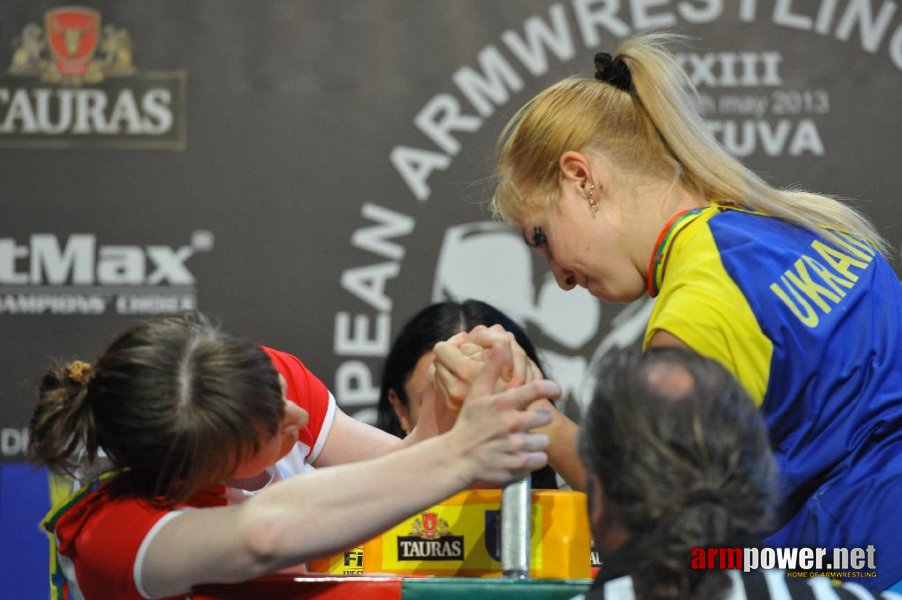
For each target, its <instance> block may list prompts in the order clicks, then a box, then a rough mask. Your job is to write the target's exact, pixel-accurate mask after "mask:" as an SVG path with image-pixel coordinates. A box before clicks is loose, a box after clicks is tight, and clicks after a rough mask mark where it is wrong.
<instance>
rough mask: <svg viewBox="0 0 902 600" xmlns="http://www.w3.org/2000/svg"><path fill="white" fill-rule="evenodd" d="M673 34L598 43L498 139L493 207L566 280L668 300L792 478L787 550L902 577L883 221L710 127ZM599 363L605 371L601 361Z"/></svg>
mask: <svg viewBox="0 0 902 600" xmlns="http://www.w3.org/2000/svg"><path fill="white" fill-rule="evenodd" d="M672 41H673V39H672V37H670V36H667V35H665V34H646V35H644V36H637V37H634V38H631V39H628V40H626V41H625V42H624V43H623V44H622V45H621V47H620V48H619V49H618V50H617V52H616V53H615V54H614V55H613V56H611V55H609V54H605V53H599V54H597V55H596V59H595V65H596V76H595V77H594V78H583V77H573V78H568V79H565V80H563V81H561V82H559V83H556V84H554V85H552V86H551V87H549V88H547V89H545V90H544V91H542V92H540V93H539V94H538V95H537V96H536V97H535V98H533V99H532V100H530V101H529V102H528V103H527V104H526V105H525V106H524V107H523V108H521V109H520V111H519V112H518V113H517V114H516V115H515V116H514V118H513V119H512V120H511V122H510V123H509V124H508V126H507V127H506V129H505V131H504V133H503V134H502V137H501V140H500V142H499V158H498V166H497V169H498V172H497V178H498V180H497V188H496V190H495V195H494V199H493V203H492V206H493V210H494V212H495V213H496V214H497V215H499V216H500V217H502V218H504V219H505V220H507V221H508V222H510V223H512V224H514V225H515V226H516V227H518V228H520V229H521V230H522V233H523V236H524V239H525V241H526V243H527V244H528V245H530V246H532V247H534V248H535V249H536V250H537V251H538V252H539V253H541V254H542V255H543V256H544V257H545V258H546V260H547V261H548V264H549V266H550V268H551V270H552V271H553V273H554V276H555V278H556V279H557V282H558V284H559V285H560V286H561V287H562V288H563V289H565V290H569V289H572V288H574V287H576V286H582V287H585V288H587V289H588V290H589V291H590V292H591V293H592V294H593V295H595V296H597V297H599V298H602V299H604V300H607V301H612V302H628V301H632V300H635V299H637V298H640V297H642V296H643V295H644V294H649V295H650V296H652V297H655V298H656V301H655V307H654V309H653V312H652V314H651V316H650V319H649V323H648V326H647V330H646V333H645V338H644V345H645V347H653V346H688V347H689V348H692V349H694V350H695V351H697V352H698V353H700V354H702V355H705V356H708V357H710V358H713V359H715V360H717V361H718V362H720V363H721V364H722V365H724V366H725V367H726V368H727V369H728V370H729V371H730V372H732V373H733V374H734V375H735V376H736V377H737V378H738V379H739V381H740V382H741V383H742V385H743V386H744V387H745V389H746V390H747V391H748V393H749V394H750V395H751V397H752V398H753V399H754V400H755V401H756V403H757V404H758V405H759V406H760V409H761V410H762V411H763V414H764V417H765V420H766V422H767V425H768V430H769V435H770V438H771V442H772V444H773V446H774V450H775V453H776V457H777V460H778V463H779V465H780V469H781V472H782V490H781V491H782V493H781V498H782V502H781V506H780V510H779V515H780V521H779V523H778V525H777V529H776V531H775V533H774V534H773V535H772V537H770V538H769V540H768V542H769V543H770V544H772V545H776V546H820V547H862V548H865V547H867V546H868V545H873V546H875V547H876V561H877V568H876V577H875V578H872V579H868V580H867V582H868V584H869V585H870V586H871V587H872V588H873V589H883V588H885V587H887V586H888V585H890V584H892V583H894V582H896V581H899V580H900V579H902V537H900V536H899V535H898V532H899V531H902V513H900V512H899V510H898V509H897V508H896V507H897V506H898V505H899V504H900V503H902V426H900V425H902V288H900V284H899V279H898V276H897V275H896V273H895V272H894V271H893V269H892V267H891V266H890V264H889V262H888V261H887V260H886V258H885V256H884V255H883V252H884V251H885V250H886V244H885V243H884V242H883V240H882V239H881V237H880V235H879V234H878V233H877V231H876V230H875V229H874V228H873V227H872V226H871V225H870V224H869V223H868V222H867V220H866V219H865V218H863V217H862V216H861V215H860V214H858V213H857V212H855V211H854V210H853V209H851V208H849V207H848V206H846V205H844V204H843V203H841V202H839V201H837V200H834V199H832V198H830V197H827V196H823V195H819V194H814V193H808V192H801V191H788V190H780V189H776V188H774V187H772V186H770V185H769V184H767V183H766V182H765V181H764V180H762V179H761V178H760V177H758V176H757V175H755V174H754V173H753V172H751V171H750V170H749V169H747V168H746V167H744V166H743V165H742V164H740V163H739V162H738V161H737V160H736V159H734V158H733V157H731V156H730V155H729V154H728V153H727V152H726V151H725V150H724V149H723V148H722V147H721V146H720V145H718V143H717V142H716V141H715V140H714V138H713V137H712V136H711V135H710V134H709V132H708V131H707V130H706V128H705V125H704V122H703V120H702V118H701V116H700V114H699V112H698V111H697V110H696V107H695V91H694V89H693V88H692V85H691V83H690V81H689V79H688V77H687V75H686V74H685V73H684V72H683V71H682V70H681V68H680V67H679V65H678V63H677V62H676V60H675V59H674V57H673V55H672V54H671V53H670V52H669V51H668V50H667V48H666V46H667V45H668V44H669V43H670V42H672ZM602 376H603V374H602Z"/></svg>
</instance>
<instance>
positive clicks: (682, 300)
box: [644, 221, 773, 406]
mask: <svg viewBox="0 0 902 600" xmlns="http://www.w3.org/2000/svg"><path fill="white" fill-rule="evenodd" d="M657 331H666V332H668V333H670V334H671V335H673V336H676V337H677V338H679V339H680V340H681V341H682V342H683V343H684V344H686V345H687V346H689V347H690V348H692V349H693V350H695V351H696V352H698V353H699V354H702V355H703V356H707V357H709V358H712V359H714V360H716V361H718V362H719V363H720V364H722V365H723V366H724V367H726V369H727V370H729V371H730V372H731V373H733V375H734V376H735V377H736V378H737V379H738V380H739V382H740V383H741V384H742V386H743V387H744V388H745V389H746V391H747V392H748V393H749V395H750V396H751V397H752V399H753V400H754V401H755V403H756V404H758V405H759V406H760V405H761V403H762V402H763V401H764V395H765V393H766V392H767V384H768V378H769V374H770V361H771V355H772V354H773V345H772V344H771V341H770V340H769V339H768V338H767V336H765V335H764V332H763V331H761V328H760V327H759V325H758V320H757V319H756V318H755V314H754V313H753V312H752V309H751V307H750V306H749V303H748V301H747V300H746V298H745V295H744V294H743V293H742V291H741V290H740V289H739V287H738V286H737V285H736V283H735V282H734V281H733V279H732V278H731V277H730V275H729V274H728V273H727V271H726V269H724V266H723V263H722V262H721V260H720V254H719V253H718V251H717V246H716V244H715V243H714V238H713V236H712V235H711V231H710V229H708V226H707V223H706V222H704V221H700V222H697V223H693V224H692V225H691V226H690V227H687V228H686V229H685V230H684V231H682V232H681V233H680V235H679V237H678V238H677V239H676V240H674V243H673V247H672V248H671V250H670V253H669V255H668V257H667V264H666V270H665V273H664V281H663V283H662V285H661V291H660V293H659V294H658V297H657V299H656V301H655V306H654V309H653V310H652V313H651V316H650V317H649V322H648V326H647V328H646V330H645V339H644V346H645V347H648V344H649V342H650V341H651V338H652V337H653V336H654V334H655V332H657Z"/></svg>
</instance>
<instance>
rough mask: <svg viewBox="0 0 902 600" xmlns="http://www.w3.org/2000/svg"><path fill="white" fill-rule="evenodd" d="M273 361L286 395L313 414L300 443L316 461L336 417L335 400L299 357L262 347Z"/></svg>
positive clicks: (309, 456) (310, 460)
mask: <svg viewBox="0 0 902 600" xmlns="http://www.w3.org/2000/svg"><path fill="white" fill-rule="evenodd" d="M260 349H261V350H263V351H264V352H266V354H267V355H268V356H269V358H270V359H271V360H272V363H273V366H274V367H275V368H276V370H277V371H278V372H279V373H281V374H282V376H283V377H284V378H285V381H286V383H287V384H288V390H287V394H286V396H287V397H288V399H289V400H291V401H292V402H294V403H295V404H297V405H298V406H300V407H301V408H303V409H304V410H306V411H307V413H308V414H309V415H310V421H309V422H308V423H307V426H306V427H304V428H303V429H301V430H300V432H299V433H298V440H299V441H300V442H302V443H303V444H305V445H306V446H307V447H308V448H310V450H309V451H308V453H307V459H308V462H313V461H314V460H316V457H317V456H318V454H319V451H320V450H322V447H323V445H324V444H325V442H326V438H327V437H328V435H329V429H330V428H331V426H332V419H333V418H334V416H335V410H336V407H335V399H334V398H333V397H332V394H330V393H329V389H328V388H327V387H326V384H324V383H323V382H322V381H320V380H319V378H318V377H317V376H316V375H314V374H313V373H311V372H310V370H309V369H307V367H305V366H304V363H302V362H301V361H300V360H299V359H298V358H297V357H296V356H294V355H292V354H288V353H287V352H281V351H279V350H274V349H272V348H267V347H266V346H260Z"/></svg>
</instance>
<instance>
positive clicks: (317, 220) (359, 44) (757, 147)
mask: <svg viewBox="0 0 902 600" xmlns="http://www.w3.org/2000/svg"><path fill="white" fill-rule="evenodd" d="M643 29H668V30H671V31H675V32H679V33H683V34H685V35H686V36H688V37H687V38H686V40H685V43H684V44H683V45H682V46H681V47H679V48H677V50H678V51H679V53H680V56H681V60H682V61H683V63H684V65H685V66H686V68H687V70H688V72H689V73H690V75H691V76H692V78H693V81H694V82H695V83H696V84H697V85H698V88H699V91H700V93H701V101H702V105H703V107H704V110H705V116H706V118H707V119H708V121H709V123H710V126H711V128H712V130H713V132H714V134H715V135H716V136H717V137H718V138H719V139H720V140H721V141H722V142H723V143H724V144H725V145H726V147H727V148H728V149H729V151H730V152H732V153H733V154H734V155H736V156H738V157H740V158H741V159H742V160H743V161H744V162H745V163H746V164H748V165H749V166H751V167H752V168H754V169H755V170H757V171H758V172H760V173H762V174H763V175H764V176H765V177H766V178H767V179H768V180H769V181H771V182H773V183H775V184H779V185H781V186H796V187H802V188H809V189H814V190H818V191H823V192H828V193H831V194H834V195H837V196H842V197H846V198H850V199H852V201H853V202H854V203H855V204H856V205H857V206H858V207H860V208H862V209H863V210H864V211H865V212H866V213H867V214H869V215H870V216H871V217H872V218H873V219H874V220H875V221H876V222H877V224H878V226H879V228H880V230H881V231H882V232H883V233H884V234H885V235H886V236H887V237H888V239H889V240H890V241H891V243H892V245H893V246H894V248H895V249H896V250H898V247H899V244H900V241H902V231H900V223H902V210H900V208H899V207H898V202H897V198H896V195H897V188H898V186H899V168H900V161H899V157H900V156H902V136H900V133H902V132H900V122H902V13H900V10H899V6H898V4H897V3H896V2H892V1H888V0H886V1H884V0H811V1H800V0H796V1H794V0H736V1H728V2H726V1H719V0H707V1H706V0H632V1H630V0H620V1H617V0H571V1H565V2H555V3H549V2H540V1H535V0H518V1H517V2H510V1H500V0H496V1H492V0H480V1H476V0H465V1H461V0H458V1H454V2H446V1H439V0H417V1H413V0H404V1H388V0H370V1H366V2H363V1H359V2H350V1H341V0H329V1H325V0H323V1H319V0H317V1H301V0H297V1H286V0H283V1H270V2H242V1H229V2H224V1H213V0H193V1H192V2H184V1H182V0H158V1H156V2H152V3H148V2H138V1H116V2H112V1H110V2H89V1H85V2H83V3H81V4H80V5H72V4H67V3H62V2H46V1H5V2H3V3H2V5H0V164H2V168H0V189H2V207H3V210H2V211H0V339H2V358H3V361H2V364H3V368H2V369H0V449H2V457H3V459H5V460H10V459H19V460H20V459H21V458H22V451H23V447H24V442H25V437H26V435H27V433H26V426H27V422H28V417H29V414H30V411H31V407H32V402H33V397H34V393H35V388H36V382H37V379H38V377H39V375H40V373H41V370H42V368H43V367H44V366H45V365H47V364H48V363H49V362H50V361H52V360H54V359H73V358H82V359H90V358H92V357H93V356H94V355H95V354H96V353H98V352H99V351H100V350H101V349H102V348H103V347H104V345H105V344H106V343H107V342H108V341H109V340H110V338H111V336H112V335H113V334H114V333H116V332H118V331H119V330H121V329H123V328H124V327H125V326H127V325H128V324H130V323H132V322H134V321H135V320H136V319H139V318H144V317H147V316H151V315H158V314H167V313H171V312H175V311H178V310H181V309H185V308H192V307H197V308H199V309H200V310H202V311H204V312H206V313H208V314H210V315H212V316H214V317H216V318H217V319H219V320H220V321H221V322H222V323H223V325H224V327H225V328H226V329H228V330H231V331H234V332H237V333H240V334H244V335H247V336H250V337H252V338H254V339H255V340H257V341H259V342H261V343H265V344H268V345H272V346H275V347H278V348H281V349H284V350H287V351H290V352H293V353H295V354H297V355H298V356H300V357H301V358H302V360H304V361H305V362H306V363H307V364H308V365H309V366H310V367H311V368H312V369H313V370H314V371H315V372H316V373H317V374H318V375H319V376H320V377H321V378H322V379H323V380H324V381H325V382H326V383H327V384H328V385H329V387H330V388H331V389H332V390H333V392H334V393H335V395H336V397H337V398H338V400H339V402H340V404H341V405H342V406H343V407H344V408H345V410H347V411H348V412H350V413H352V414H354V415H356V416H358V417H360V418H363V419H369V418H372V407H373V405H374V402H375V400H376V396H377V386H378V382H379V368H380V364H381V360H382V357H383V356H384V354H385V352H386V350H387V349H388V347H389V344H390V342H391V339H392V338H393V336H394V335H395V334H396V333H397V331H398V329H399V327H400V326H401V324H403V322H404V321H405V320H406V319H407V318H408V317H409V316H411V315H412V314H413V313H414V312H416V311H417V310H418V309H420V308H421V307H423V306H424V305H426V304H427V303H429V302H431V301H433V300H436V299H440V298H445V297H453V298H467V297H477V298H482V299H486V300H489V301H491V302H494V303H495V304H497V305H498V306H499V307H500V308H502V309H503V310H505V311H507V312H509V313H510V314H511V315H512V316H513V317H515V318H516V319H518V320H519V321H521V322H522V323H524V324H525V325H526V327H527V329H528V331H529V333H530V334H531V335H532V336H533V337H534V339H535V340H536V342H537V343H538V345H539V346H540V348H541V350H542V354H543V357H544V358H545V361H546V363H547V366H548V367H549V370H550V371H551V372H552V375H553V376H554V377H556V378H557V379H559V380H560V381H561V382H562V383H563V384H564V385H565V387H566V388H567V391H568V401H567V402H566V404H565V406H566V407H567V410H568V411H570V412H571V413H573V414H578V413H579V407H580V405H581V402H583V401H584V399H585V393H586V389H587V387H588V384H587V381H588V377H587V373H588V372H589V370H590V368H591V366H592V364H593V363H594V362H595V361H597V360H598V358H599V357H600V356H601V355H603V354H604V353H605V352H607V351H608V350H609V349H611V348H613V347H617V346H622V345H626V344H631V343H634V342H635V340H636V337H637V335H638V334H639V332H640V331H641V329H642V325H643V322H644V319H645V317H646V316H647V314H648V309H649V308H650V306H649V304H648V302H647V301H639V302H636V303H634V304H632V305H628V306H627V307H620V306H613V305H608V304H604V303H601V302H599V301H597V300H596V299H594V298H592V297H590V296H588V295H586V294H584V293H582V292H581V291H575V292H572V293H569V294H564V293H563V292H561V291H560V290H558V289H557V287H556V285H555V284H554V281H553V280H552V279H551V278H550V276H549V275H548V273H547V272H546V270H545V268H544V265H542V264H539V262H538V261H537V260H536V257H535V256H533V255H532V254H530V253H529V252H528V251H527V248H526V247H525V246H524V245H523V243H522V241H521V240H520V238H519V235H518V234H517V232H514V231H512V230H511V229H509V228H508V227H506V226H504V225H502V224H499V223H497V222H492V221H491V219H490V217H489V215H488V212H487V210H486V208H485V203H486V201H487V200H488V198H489V195H490V190H491V185H490V175H491V164H492V156H493V152H494V148H493V146H494V140H495V138H496V136H497V135H498V133H499V132H500V130H501V129H502V127H503V125H504V123H505V122H506V121H507V119H508V118H509V117H510V116H511V115H512V114H513V112H514V111H515V110H516V108H517V107H519V106H520V105H521V104H522V103H523V102H524V101H526V100H527V99H528V98H530V97H531V96H532V95H533V94H535V93H536V92H538V91H539V90H540V89H542V88H543V87H544V86H546V85H548V84H550V83H552V82H554V81H556V80H558V79H560V78H562V77H564V76H567V75H570V74H574V73H585V74H589V73H591V72H592V70H593V65H592V57H593V55H594V53H595V52H596V51H600V50H608V51H613V50H614V48H615V47H616V45H617V43H618V41H619V40H621V39H623V38H624V37H625V36H627V35H629V34H631V33H633V32H635V31H638V30H643ZM894 260H896V259H895V258H894ZM896 264H897V265H898V263H896Z"/></svg>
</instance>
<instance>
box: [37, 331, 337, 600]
mask: <svg viewBox="0 0 902 600" xmlns="http://www.w3.org/2000/svg"><path fill="white" fill-rule="evenodd" d="M261 349H262V350H263V351H264V352H266V354H267V355H268V356H269V357H270V359H271V360H272V362H273V365H274V366H275V368H276V370H278V372H279V373H281V374H282V376H283V377H284V378H285V381H286V384H287V390H286V397H287V398H288V399H289V400H290V401H292V402H294V403H296V404H297V405H298V406H300V407H301V408H303V409H304V410H306V411H307V413H308V414H309V415H310V420H309V421H308V423H307V425H306V426H305V427H304V428H303V429H301V430H300V432H299V433H298V443H297V444H295V446H294V448H293V449H292V450H291V452H289V453H288V455H286V456H285V457H284V458H282V459H281V460H279V462H277V463H276V464H274V465H273V466H272V467H271V468H270V469H269V471H270V474H271V475H272V479H271V481H270V484H271V483H272V482H275V481H279V480H281V479H286V478H288V477H291V476H293V475H297V474H299V473H303V472H305V471H307V470H310V469H312V467H310V466H309V465H310V464H311V463H313V462H315V461H316V459H317V457H318V456H319V453H320V452H321V451H322V449H323V446H325V443H326V440H327V439H328V437H329V431H330V429H331V427H332V422H333V420H334V418H335V413H336V410H337V406H336V403H335V398H334V397H333V396H332V394H331V393H330V392H329V390H328V389H327V388H326V386H325V384H323V382H322V381H320V380H319V379H318V378H317V377H316V376H315V375H314V374H313V373H311V372H310V371H309V370H307V368H306V367H305V366H304V365H303V363H301V361H300V360H298V359H297V358H296V357H295V356H292V355H291V354H287V353H285V352H280V351H278V350H273V349H272V348H266V347H262V346H261ZM268 485H269V484H268ZM257 492H259V490H257ZM254 493H256V492H248V491H245V490H240V489H236V488H229V487H227V486H225V485H216V486H213V487H211V488H210V489H209V490H207V491H206V492H204V493H202V494H198V495H197V496H195V497H194V498H191V499H190V500H189V501H188V502H186V503H185V504H184V505H180V506H178V507H176V508H174V509H165V508H159V507H155V506H153V505H151V504H150V503H148V502H146V501H144V500H140V499H136V498H121V499H117V498H111V497H110V496H109V495H108V494H107V493H106V491H105V486H104V485H102V484H101V485H94V486H93V487H92V488H88V489H86V490H83V491H82V492H81V493H80V494H79V495H77V497H76V499H75V500H74V501H72V502H71V504H70V505H69V506H68V507H66V508H62V509H54V513H56V514H53V513H52V514H51V515H49V516H48V519H47V520H46V521H45V522H47V523H49V526H50V528H52V533H53V535H54V537H55V539H56V545H57V552H58V558H59V567H60V570H61V571H62V573H63V574H64V575H65V578H66V580H67V585H66V587H68V590H69V596H70V598H72V599H73V600H76V599H81V598H86V599H89V600H94V599H98V598H110V599H116V600H120V599H125V600H130V599H135V600H138V599H141V598H151V597H152V596H150V595H148V594H147V593H146V591H145V590H144V589H143V588H142V585H141V581H142V577H141V567H142V563H143V559H144V556H145V554H146V551H147V548H148V547H149V545H150V542H151V540H152V539H153V537H154V535H155V534H156V532H157V531H159V530H160V529H161V528H162V527H163V525H164V524H166V523H168V522H169V521H170V520H171V519H173V518H176V517H178V515H180V514H182V513H184V512H185V511H186V510H191V509H192V508H204V507H210V506H224V505H226V504H237V503H241V502H243V501H244V500H246V499H247V498H249V497H251V496H253V494H254ZM183 597H184V596H179V598H183Z"/></svg>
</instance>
